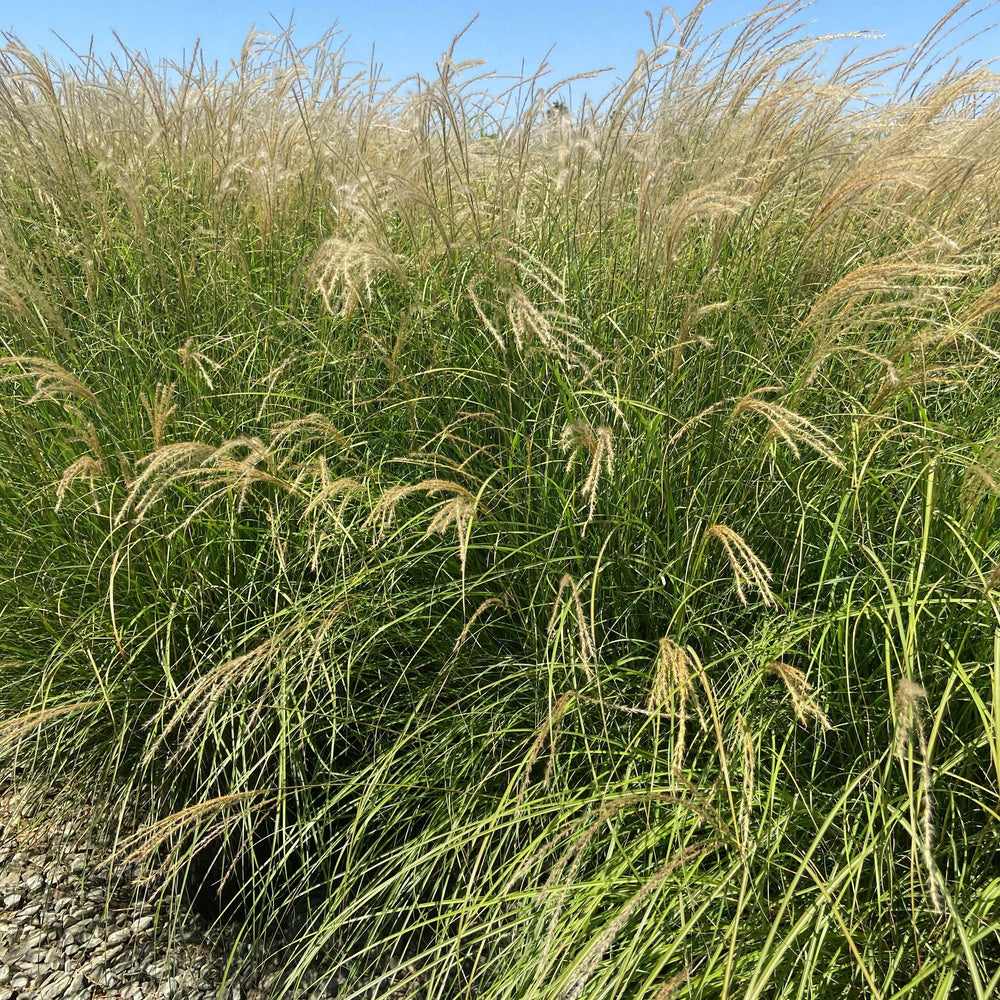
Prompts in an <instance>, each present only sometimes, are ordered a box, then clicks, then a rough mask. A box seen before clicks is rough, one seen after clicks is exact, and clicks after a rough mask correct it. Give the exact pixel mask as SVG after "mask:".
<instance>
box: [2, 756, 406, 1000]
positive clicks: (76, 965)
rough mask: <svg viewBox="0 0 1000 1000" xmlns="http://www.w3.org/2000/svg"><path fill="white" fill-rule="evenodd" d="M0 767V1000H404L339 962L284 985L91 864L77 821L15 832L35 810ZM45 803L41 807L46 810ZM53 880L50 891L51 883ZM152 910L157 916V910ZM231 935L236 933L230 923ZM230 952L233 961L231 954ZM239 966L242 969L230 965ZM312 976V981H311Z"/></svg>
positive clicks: (90, 844)
mask: <svg viewBox="0 0 1000 1000" xmlns="http://www.w3.org/2000/svg"><path fill="white" fill-rule="evenodd" d="M19 800H20V796H19V794H18V792H17V791H16V790H15V789H13V788H12V787H11V782H10V779H9V778H5V777H3V776H2V775H0V900H2V903H3V908H2V910H0V1000H216V998H218V1000H271V998H272V997H273V996H276V995H278V994H281V993H288V995H294V996H295V997H297V998H299V1000H327V998H336V997H341V996H346V995H347V993H348V992H349V993H351V994H352V995H354V996H361V995H364V996H365V997H366V998H368V1000H389V998H390V997H391V998H392V1000H406V998H407V997H408V996H410V995H411V994H405V993H403V992H401V991H397V990H394V989H393V987H392V986H391V985H389V982H390V978H388V977H385V976H382V977H380V979H381V982H382V984H383V985H377V984H376V983H374V982H372V983H370V985H368V987H367V989H366V988H365V984H364V983H359V982H358V981H357V980H354V981H353V982H351V983H350V984H349V985H350V988H348V981H347V979H346V978H345V976H344V975H343V969H344V968H345V967H344V966H342V965H339V964H338V965H337V967H335V968H333V969H331V968H330V966H329V964H327V965H325V966H323V967H322V968H320V967H317V968H314V969H311V970H309V974H307V975H306V976H304V977H303V979H302V982H301V984H300V988H299V989H294V990H291V991H290V992H289V991H288V990H287V986H288V985H290V984H286V983H285V981H284V979H283V977H282V975H281V971H280V969H278V968H276V967H275V966H272V965H268V964H267V963H266V962H264V961H263V960H258V961H254V956H253V953H252V950H251V949H249V948H243V950H242V951H241V950H240V949H238V948H236V938H233V937H232V935H230V937H229V938H227V936H226V932H225V931H222V932H220V931H218V930H215V931H210V929H209V928H208V927H207V926H206V925H205V923H204V922H203V921H202V920H201V918H199V917H198V916H197V915H195V914H191V913H185V912H184V911H183V910H182V909H181V906H182V904H181V903H180V901H176V902H175V903H174V905H173V906H171V899H170V898H169V897H166V898H164V897H162V896H160V895H156V896H155V897H154V898H143V897H142V896H141V895H140V894H139V893H137V892H136V891H133V889H132V888H131V884H132V879H133V878H134V877H135V874H136V873H135V872H132V871H128V870H126V871H122V870H120V869H116V870H115V872H114V876H113V877H112V876H110V875H109V873H108V872H107V871H106V870H104V869H101V868H100V867H98V864H97V862H99V861H100V860H101V853H102V850H105V849H106V848H107V847H108V846H109V845H102V844H100V843H95V842H94V841H93V840H91V839H90V838H89V837H88V836H87V835H86V834H85V833H84V826H85V823H84V822H82V821H81V820H77V821H74V822H66V823H52V824H51V825H50V826H49V827H48V828H47V829H48V833H49V834H50V835H51V836H50V840H49V841H48V842H46V841H44V839H43V840H42V842H40V843H39V838H38V837H37V836H35V835H31V837H30V839H22V838H21V837H20V836H19V825H18V818H19V816H28V815H32V813H31V812H29V811H27V810H25V809H24V802H23V801H19ZM44 809H45V806H44V804H43V805H42V806H41V808H40V809H39V811H38V815H40V816H44ZM57 887H58V888H57ZM155 914H159V916H155ZM234 933H235V930H234ZM234 955H238V956H239V959H238V960H237V959H235V958H234V957H233V956H234ZM240 962H245V964H244V965H243V966H242V967H239V968H237V967H235V965H239V963H240ZM309 984H311V985H309Z"/></svg>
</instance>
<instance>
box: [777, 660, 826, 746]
mask: <svg viewBox="0 0 1000 1000" xmlns="http://www.w3.org/2000/svg"><path fill="white" fill-rule="evenodd" d="M767 670H768V673H772V674H777V675H778V677H780V678H781V682H782V683H783V684H784V685H785V690H786V691H787V692H788V697H789V698H790V699H791V702H792V711H793V712H794V713H795V718H796V719H798V720H799V722H801V723H802V725H803V726H808V725H809V723H810V722H811V721H812V720H814V719H815V721H816V722H817V723H819V726H820V728H821V729H832V728H833V727H832V726H831V725H830V720H829V719H828V718H827V715H826V712H824V711H823V709H822V708H820V707H819V703H818V702H817V701H816V697H815V695H814V694H813V688H812V685H811V684H810V683H809V681H807V680H806V675H805V674H804V673H803V672H802V671H801V670H799V668H798V667H793V666H792V665H791V664H790V663H786V662H785V661H784V660H774V661H772V662H771V663H769V664H768V666H767Z"/></svg>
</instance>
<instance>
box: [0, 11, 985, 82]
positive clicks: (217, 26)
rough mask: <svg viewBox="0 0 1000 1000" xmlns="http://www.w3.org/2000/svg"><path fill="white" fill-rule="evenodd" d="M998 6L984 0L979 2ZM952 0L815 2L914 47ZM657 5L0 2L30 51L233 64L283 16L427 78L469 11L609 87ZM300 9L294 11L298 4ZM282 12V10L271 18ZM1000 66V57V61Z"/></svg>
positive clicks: (500, 54) (510, 63)
mask: <svg viewBox="0 0 1000 1000" xmlns="http://www.w3.org/2000/svg"><path fill="white" fill-rule="evenodd" d="M693 2H694V0H674V3H673V6H674V7H675V9H676V10H677V11H678V13H682V12H686V11H687V10H688V9H689V8H690V6H691V5H692V4H693ZM986 4H987V0H974V2H972V3H970V5H969V7H968V11H969V12H972V11H973V10H976V9H978V8H981V7H983V6H984V5H986ZM763 5H764V0H759V2H758V0H715V2H714V3H712V4H711V5H710V6H709V9H708V12H707V14H706V23H709V24H711V25H713V26H721V25H722V24H725V23H728V22H729V21H732V20H734V19H736V18H739V17H741V16H744V15H746V14H748V13H750V12H752V11H754V10H757V9H758V8H759V7H760V6H763ZM950 6H951V0H816V2H815V4H814V5H813V6H811V7H810V8H809V9H808V10H807V11H805V12H804V15H803V19H804V20H806V21H812V22H813V23H812V25H811V28H810V30H811V31H812V32H813V33H815V34H827V33H835V32H846V31H856V30H863V29H867V30H871V31H874V32H877V33H878V34H882V35H884V36H885V38H884V40H880V41H866V42H862V43H860V44H861V45H862V47H863V51H865V52H871V53H874V52H877V51H879V50H880V49H884V48H888V47H896V46H912V45H914V43H916V42H917V41H919V40H920V39H921V38H922V37H923V35H924V33H925V32H926V31H927V29H929V28H930V27H931V26H932V25H933V24H934V23H935V22H936V21H937V20H938V19H939V18H940V17H941V15H942V14H943V13H944V12H945V11H946V10H947V9H948V8H949V7H950ZM650 7H654V9H655V10H657V11H658V10H659V7H656V6H655V5H653V4H650V3H649V2H647V0H604V2H591V0H575V2H573V3H566V2H563V0H544V2H541V0H470V2H462V0H446V2H436V3H435V2H429V3H426V4H424V3H384V2H377V0H367V2H365V0H336V2H333V3H331V2H327V0H324V2H320V0H299V2H298V3H295V4H294V5H293V4H291V3H284V2H283V0H247V2H237V0H166V2H164V0H38V2H31V0H28V2H20V3H16V4H15V3H11V2H8V3H5V4H0V30H5V31H9V32H12V33H13V34H15V35H17V36H18V37H19V38H20V39H21V41H22V42H24V43H26V44H27V45H28V46H29V47H30V48H31V49H33V50H35V51H36V52H37V51H40V50H42V49H45V50H47V51H49V52H50V53H52V54H54V55H56V56H58V57H60V58H68V56H69V53H68V51H67V49H66V48H65V47H64V46H63V45H62V44H61V43H60V41H59V40H58V39H57V38H56V37H55V35H54V34H53V32H58V34H59V35H61V36H62V37H63V38H65V39H66V41H67V42H69V43H70V45H72V46H74V47H76V48H78V49H86V48H87V47H88V45H89V43H90V38H91V36H93V38H94V48H95V51H96V52H97V53H99V54H102V55H104V54H107V53H108V52H110V51H111V50H112V48H113V47H114V44H115V43H114V39H113V37H112V31H113V30H114V31H117V32H118V34H119V35H120V36H121V38H122V39H123V41H125V42H126V43H127V44H128V45H129V46H130V47H132V48H135V49H140V50H142V51H144V52H146V53H147V54H148V55H149V56H150V57H151V58H152V59H153V60H154V61H157V60H159V59H160V58H163V57H167V58H169V59H173V60H179V59H180V58H181V56H182V53H184V52H185V51H187V52H188V53H190V51H191V48H192V45H193V43H194V41H195V39H200V41H201V44H202V46H203V49H204V51H205V53H206V55H207V56H208V57H209V59H210V61H214V60H219V62H220V64H222V65H223V66H228V64H229V60H230V59H233V58H238V56H239V51H240V46H241V43H242V41H243V39H244V37H245V35H246V33H247V31H248V30H250V28H251V27H253V26H254V25H256V27H257V28H261V29H265V30H273V29H274V26H275V18H277V20H278V21H280V22H282V23H284V24H287V22H288V21H289V20H290V19H294V21H295V23H296V24H297V25H298V28H297V31H296V39H297V40H298V41H299V42H301V43H308V42H312V41H315V40H316V39H317V38H318V37H319V36H320V35H321V34H322V33H323V31H324V30H325V29H326V28H328V27H330V26H331V25H332V24H333V23H334V22H337V24H338V25H339V27H340V28H341V29H342V31H343V32H344V35H345V37H346V36H349V42H348V45H347V52H348V55H349V56H350V57H351V58H353V59H358V60H362V61H364V62H365V63H367V61H368V59H369V57H370V54H371V48H372V44H373V43H374V45H375V54H376V60H377V61H378V62H380V63H382V64H383V66H384V71H385V73H386V75H388V76H390V77H391V78H393V79H397V80H398V79H400V78H402V77H405V76H408V75H410V74H413V73H416V72H419V73H421V74H422V75H424V76H428V75H430V74H432V73H433V72H434V64H435V62H436V60H437V58H438V57H439V55H440V54H441V52H442V51H444V50H445V49H446V48H447V47H448V45H449V43H450V40H451V38H452V36H453V35H454V34H455V33H456V32H458V31H459V30H461V28H462V27H463V26H464V25H465V24H466V23H467V22H468V20H469V19H470V18H471V17H473V16H474V15H475V14H477V13H478V14H479V15H480V17H479V20H478V21H477V23H476V24H475V25H474V26H473V27H472V28H471V29H470V31H469V32H468V34H467V35H466V36H465V38H464V39H463V40H462V42H461V43H460V45H459V48H458V49H457V51H456V55H457V56H458V57H459V58H483V59H485V60H486V61H487V65H488V66H489V67H490V68H492V69H495V70H497V71H498V72H501V73H517V72H519V71H520V69H521V66H522V60H523V61H524V66H525V68H526V69H528V70H534V69H535V68H537V66H538V64H539V62H540V61H541V59H542V57H543V56H544V55H545V53H546V52H547V51H548V49H549V48H550V47H551V46H552V45H555V46H556V49H555V52H554V53H553V56H552V58H551V59H550V63H551V65H552V68H553V76H551V77H549V78H548V79H549V81H551V82H554V80H555V79H556V77H562V76H569V75H571V74H573V73H576V72H579V71H582V70H588V69H594V68H598V67H601V66H609V65H610V66H614V67H616V72H615V73H611V74H607V75H605V76H604V77H602V78H601V81H600V82H599V83H596V84H586V85H583V84H577V85H575V86H574V88H573V90H574V93H579V92H580V91H581V90H582V89H583V88H584V86H586V89H587V90H589V91H590V92H591V93H598V92H601V91H603V90H605V89H607V87H608V86H610V85H611V84H612V83H613V82H614V80H615V78H616V77H617V76H619V75H625V74H627V73H628V71H629V70H630V69H631V68H632V66H633V65H634V62H635V55H636V52H637V51H638V50H639V49H640V48H648V47H649V27H648V21H647V18H646V15H645V11H646V10H647V9H648V8H650ZM293 11H294V14H293ZM272 15H273V17H272ZM997 19H1000V8H997V7H993V9H992V10H987V11H986V12H985V13H983V14H981V15H980V16H979V17H978V18H977V19H976V21H975V23H976V24H978V25H981V26H984V27H985V26H986V25H988V24H990V23H992V22H993V21H995V20H997ZM965 51H966V53H967V55H968V57H969V58H977V59H982V60H984V61H986V60H990V59H993V58H995V57H998V56H1000V28H994V29H992V30H991V31H989V32H988V33H987V34H986V35H985V36H984V37H981V38H979V39H977V40H975V41H974V42H973V43H971V44H970V45H969V46H968V47H967V49H966V50H965ZM998 68H1000V67H998Z"/></svg>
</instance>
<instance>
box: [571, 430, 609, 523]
mask: <svg viewBox="0 0 1000 1000" xmlns="http://www.w3.org/2000/svg"><path fill="white" fill-rule="evenodd" d="M559 446H560V447H561V448H562V450H563V451H564V452H569V458H568V459H567V460H566V471H567V472H569V471H571V470H572V468H573V466H574V465H575V464H576V463H577V462H578V461H587V462H588V469H587V478H586V479H585V480H584V482H583V486H582V487H581V489H580V492H581V494H582V495H583V498H584V500H586V501H587V520H586V521H585V522H584V524H583V530H582V532H581V533H582V534H586V533H587V525H589V524H590V522H591V521H593V519H594V512H595V510H596V508H597V490H598V487H599V485H600V482H601V475H602V473H603V474H605V475H607V476H610V475H611V472H612V469H613V467H614V461H615V439H614V434H613V432H612V430H611V428H610V427H606V426H601V427H592V426H591V425H590V424H589V423H587V422H586V421H585V420H578V421H576V422H575V423H572V424H567V426H566V427H565V428H563V432H562V435H561V436H560V438H559Z"/></svg>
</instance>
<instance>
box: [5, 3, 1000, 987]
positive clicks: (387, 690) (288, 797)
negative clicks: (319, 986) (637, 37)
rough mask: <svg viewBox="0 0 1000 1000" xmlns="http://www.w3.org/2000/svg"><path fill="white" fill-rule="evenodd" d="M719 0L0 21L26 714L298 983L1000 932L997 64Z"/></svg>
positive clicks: (61, 766) (951, 22)
mask: <svg viewBox="0 0 1000 1000" xmlns="http://www.w3.org/2000/svg"><path fill="white" fill-rule="evenodd" d="M699 11H700V7H699V8H698V9H697V10H695V12H694V13H692V14H691V16H689V17H687V18H685V19H683V20H680V21H677V22H675V21H674V20H673V18H672V16H671V15H670V14H669V12H668V13H665V14H664V16H663V17H660V18H657V17H653V18H651V21H650V27H651V31H652V36H651V43H650V48H649V50H648V51H646V52H644V53H642V54H640V56H639V58H638V59H637V62H636V66H635V68H634V70H633V71H632V72H631V73H628V74H626V76H625V78H624V80H623V81H622V82H621V83H620V84H619V85H618V86H617V87H616V88H615V89H614V90H613V91H612V92H611V93H610V94H608V95H607V97H605V98H604V99H603V100H602V101H601V102H600V103H587V102H584V103H582V104H581V105H580V106H579V107H577V108H574V109H572V112H571V113H570V114H568V115H566V114H564V113H563V112H562V111H561V110H560V108H559V107H558V106H557V105H556V101H557V100H559V99H560V97H561V95H562V94H563V91H562V90H560V89H559V88H558V86H552V87H548V86H547V85H546V83H545V78H544V77H534V78H531V79H529V80H525V81H522V82H521V83H520V84H518V85H516V86H514V87H513V89H510V90H508V91H507V92H506V93H503V94H501V95H500V96H498V94H500V89H501V88H500V87H499V84H498V83H497V82H496V81H492V82H491V81H489V80H486V79H484V78H483V77H482V76H481V75H480V76H477V75H476V74H482V73H483V70H482V69H481V68H478V67H477V66H476V65H473V64H471V63H462V62H460V61H459V60H457V59H456V57H455V46H452V49H451V50H450V51H449V52H448V53H447V54H446V55H445V56H444V57H442V60H441V62H440V63H439V66H438V73H437V76H436V77H434V78H432V79H429V80H422V79H421V80H416V81H414V82H413V85H412V87H410V89H409V90H403V89H395V90H393V89H389V88H387V87H385V86H383V85H382V84H380V83H379V82H378V81H371V80H369V79H368V78H367V77H366V75H365V74H363V73H361V74H355V73H354V71H353V70H352V68H351V67H350V66H349V65H348V64H346V63H345V62H344V60H343V58H342V53H341V52H340V50H339V49H338V47H337V40H336V37H335V36H331V37H328V38H326V39H323V40H321V41H320V42H319V43H318V44H317V45H315V46H313V47H309V48H298V47H296V46H295V45H294V44H293V42H292V40H291V37H290V36H289V35H287V34H286V35H280V36H277V37H269V36H254V37H251V38H250V39H248V41H247V44H246V46H245V48H244V50H243V53H242V56H241V59H240V61H239V63H238V64H237V65H235V66H234V67H233V68H232V70H231V71H230V72H229V73H227V74H222V73H220V72H218V71H217V70H216V69H214V68H213V67H208V66H205V65H202V64H201V63H200V62H199V61H198V60H197V59H195V60H194V61H193V62H192V63H190V64H189V65H187V66H181V67H173V68H168V69H165V70H164V69H156V68H154V67H152V66H149V65H147V64H146V63H145V62H144V61H143V60H142V59H141V58H140V57H137V56H134V55H132V54H130V53H129V52H127V51H123V52H122V54H121V55H120V56H119V57H118V58H117V59H116V60H114V61H111V62H108V63H101V62H99V61H97V60H95V59H92V58H89V57H88V58H86V59H79V60H76V61H75V62H70V63H68V64H65V65H61V64H57V63H56V62H54V61H53V60H51V59H48V58H46V57H43V56H40V55H38V54H36V53H33V52H30V51H28V50H27V49H25V48H24V47H22V46H21V45H19V44H18V43H17V42H16V41H15V40H10V41H9V42H8V44H7V45H6V47H5V48H4V49H3V50H2V51H0V62H2V70H3V72H2V73H0V178H2V179H0V202H2V205H0V207H2V211H0V351H2V353H3V356H2V357H0V407H2V411H3V412H2V420H0V456H2V457H0V462H2V470H0V471H2V474H0V616H2V617H0V758H2V761H0V763H2V766H3V767H4V768H5V769H8V768H11V769H14V773H16V774H17V775H18V776H19V778H18V780H22V778H23V780H25V781H26V782H28V784H29V786H30V787H32V788H35V789H37V788H39V787H40V786H41V785H44V784H45V783H50V784H53V785H55V786H56V787H63V788H66V789H70V790H73V791H74V792H78V791H79V790H80V789H86V790H87V791H88V794H90V796H91V797H92V798H93V799H94V800H95V804H96V806H97V807H98V808H97V810H96V811H95V813H94V816H95V817H97V818H99V821H102V822H107V823H114V824H116V828H119V829H121V831H122V835H121V842H120V844H119V847H118V852H117V855H116V857H130V858H133V859H142V860H144V861H145V862H146V864H147V866H148V867H147V870H148V874H149V877H150V878H151V879H153V880H155V881H159V882H163V881H164V880H166V881H167V882H174V883H177V884H185V883H187V885H188V887H189V890H190V898H191V899H192V900H197V901H198V905H200V906H202V907H203V908H207V909H209V910H212V907H213V905H214V914H213V916H214V918H215V919H218V920H220V921H231V922H235V923H237V924H238V925H239V926H240V927H241V930H242V938H243V939H244V940H246V941H249V942H251V943H252V944H253V948H254V950H253V954H254V955H255V956H256V958H257V959H262V958H263V957H264V955H265V954H266V953H268V952H269V951H270V953H271V954H272V957H274V956H278V957H279V958H280V960H281V962H282V963H283V967H284V969H285V975H284V978H283V979H282V980H281V982H280V984H279V986H280V992H281V993H282V995H293V994H294V992H295V990H296V983H298V982H299V980H300V979H301V978H302V976H303V975H304V973H305V970H306V969H307V968H308V966H309V964H310V963H311V962H313V961H314V960H320V961H324V962H327V963H329V962H340V961H341V960H343V961H344V963H345V964H344V965H343V967H342V968H343V969H344V970H346V973H345V974H346V975H347V976H348V981H347V983H346V986H345V990H346V993H347V995H353V994H352V993H351V991H355V992H356V989H361V987H362V985H363V984H364V983H366V982H368V983H370V982H372V981H375V982H381V983H383V984H385V985H386V988H388V984H389V983H390V982H392V983H394V984H395V986H396V987H399V988H406V989H409V991H410V993H411V995H413V996H420V997H426V998H431V997H434V998H442V1000H444V998H452V997H460V996H473V995H475V996H479V997H489V998H495V1000H500V998H515V997H524V998H529V997H530V998H532V1000H535V998H542V1000H544V998H549V1000H570V998H572V1000H584V998H597V997H611V996H614V997H636V998H642V997H646V998H665V997H668V996H671V997H672V996H677V997H692V998H693V997H698V998H707V997H718V998H736V997H741V998H744V997H745V998H764V997H767V998H783V997H788V998H791V997H805V996H809V997H822V998H834V997H837V998H839V997H854V996H871V997H882V998H899V1000H902V998H904V997H910V998H912V997H921V996H927V997H936V998H940V997H946V996H954V997H962V998H965V997H976V998H985V997H988V996H991V995H994V994H995V993H996V990H997V988H998V986H1000V972H998V971H997V970H998V963H1000V917H998V913H1000V908H998V905H997V903H998V899H1000V872H998V869H997V863H996V859H997V857H998V849H1000V841H998V838H1000V816H998V811H997V800H998V794H997V786H998V779H1000V736H998V733H1000V589H998V588H1000V568H998V567H1000V520H998V516H1000V510H998V503H1000V488H998V483H1000V418H998V413H1000V410H998V407H997V405H996V404H997V398H998V391H1000V382H998V378H997V371H998V368H997V365H998V362H1000V354H998V352H1000V339H998V333H997V320H996V312H997V307H998V305H1000V274H998V271H997V266H996V259H997V254H996V250H997V245H998V239H997V236H998V222H1000V218H998V211H1000V205H998V201H997V194H996V192H997V177H998V176H1000V113H998V104H997V101H996V93H997V79H996V78H995V77H994V76H993V75H991V74H990V73H989V72H988V71H987V70H986V69H984V68H973V69H970V70H968V71H966V70H963V69H961V67H960V65H958V66H956V67H955V68H953V69H946V66H948V65H950V64H948V63H947V62H944V63H942V62H941V61H935V60H938V57H939V55H941V54H942V53H943V52H946V51H948V49H949V47H950V46H951V44H952V42H953V41H954V40H955V35H954V34H951V35H949V34H948V32H949V30H950V29H952V28H953V29H955V31H957V32H958V33H959V36H960V35H961V32H963V31H966V30H969V28H970V25H971V27H972V28H974V27H975V25H976V24H977V23H978V21H977V20H975V19H973V21H971V22H970V23H969V24H966V25H965V27H962V25H963V17H964V16H965V15H966V14H972V13H973V11H972V10H971V8H970V7H969V6H968V5H966V4H960V5H959V6H958V7H957V8H956V9H955V10H954V11H953V12H952V13H951V15H950V17H949V18H946V19H945V20H944V21H943V22H942V24H941V25H940V26H939V29H938V30H937V32H936V34H935V35H934V36H932V37H931V38H930V39H928V42H927V44H926V45H925V46H924V47H922V48H921V49H920V50H919V51H918V52H916V54H915V55H914V56H913V58H912V59H911V60H910V61H909V62H908V63H905V64H900V63H894V62H893V61H892V59H891V58H887V57H879V56H875V57H869V56H867V55H861V54H858V53H856V54H855V55H854V56H851V57H848V58H847V59H845V60H844V61H843V62H840V63H835V62H829V61H823V59H822V52H823V49H824V46H825V45H826V44H827V43H825V42H822V41H817V40H813V39H810V38H808V37H807V35H806V34H805V29H804V28H803V27H802V26H801V23H802V21H803V18H804V15H805V8H804V6H803V5H802V4H800V3H797V2H789V3H779V4H777V5H774V6H772V7H770V8H769V9H767V10H765V11H762V12H761V13H760V14H757V15H753V16H750V17H748V18H746V19H744V20H743V21H741V22H739V23H738V24H736V25H735V26H732V27H731V28H730V29H728V30H727V31H723V32H721V33H717V34H712V33H710V32H708V31H707V29H705V28H704V26H703V24H702V22H701V20H700V15H699ZM959 40H960V39H959ZM860 52H861V50H859V53H860ZM958 53H959V59H961V48H959V49H958ZM830 67H832V68H830ZM59 801H60V799H59V798H57V799H56V806H58V803H59ZM95 821H98V819H95ZM114 860H115V859H114V858H112V859H110V863H114ZM201 883H204V885H201ZM213 900H214V901H215V902H214V904H213V902H212V901H213Z"/></svg>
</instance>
